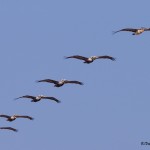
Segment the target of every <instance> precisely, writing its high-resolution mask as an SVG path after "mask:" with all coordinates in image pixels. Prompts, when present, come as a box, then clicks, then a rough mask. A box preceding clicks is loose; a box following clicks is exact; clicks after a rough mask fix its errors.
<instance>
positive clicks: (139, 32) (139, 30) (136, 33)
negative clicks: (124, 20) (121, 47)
mask: <svg viewBox="0 0 150 150" xmlns="http://www.w3.org/2000/svg"><path fill="white" fill-rule="evenodd" d="M120 31H129V32H133V34H132V35H139V34H141V33H143V32H144V31H150V28H144V27H141V28H139V29H133V28H125V29H121V30H118V31H115V32H113V34H115V33H117V32H120Z"/></svg>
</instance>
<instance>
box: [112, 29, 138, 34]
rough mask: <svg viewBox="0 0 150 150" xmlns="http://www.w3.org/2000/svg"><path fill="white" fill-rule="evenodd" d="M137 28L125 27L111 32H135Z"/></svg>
mask: <svg viewBox="0 0 150 150" xmlns="http://www.w3.org/2000/svg"><path fill="white" fill-rule="evenodd" d="M137 30H138V29H133V28H125V29H121V30H118V31H114V32H113V34H115V33H117V32H120V31H129V32H136V31H137Z"/></svg>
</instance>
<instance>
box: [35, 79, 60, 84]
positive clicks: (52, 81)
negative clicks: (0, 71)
mask: <svg viewBox="0 0 150 150" xmlns="http://www.w3.org/2000/svg"><path fill="white" fill-rule="evenodd" d="M37 82H49V83H54V84H58V81H56V80H51V79H44V80H38V81H37Z"/></svg>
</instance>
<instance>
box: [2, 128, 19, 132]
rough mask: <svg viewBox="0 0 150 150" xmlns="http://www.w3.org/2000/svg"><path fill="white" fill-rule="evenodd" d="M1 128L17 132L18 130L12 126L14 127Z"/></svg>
mask: <svg viewBox="0 0 150 150" xmlns="http://www.w3.org/2000/svg"><path fill="white" fill-rule="evenodd" d="M0 129H7V130H12V131H15V132H17V131H18V130H17V129H15V128H12V127H0Z"/></svg>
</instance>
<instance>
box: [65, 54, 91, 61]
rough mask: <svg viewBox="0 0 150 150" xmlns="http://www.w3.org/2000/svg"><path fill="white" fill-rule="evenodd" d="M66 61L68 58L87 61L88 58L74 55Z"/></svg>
mask: <svg viewBox="0 0 150 150" xmlns="http://www.w3.org/2000/svg"><path fill="white" fill-rule="evenodd" d="M65 58H66V59H68V58H76V59H81V60H87V59H88V58H87V57H83V56H80V55H74V56H69V57H65Z"/></svg>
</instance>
